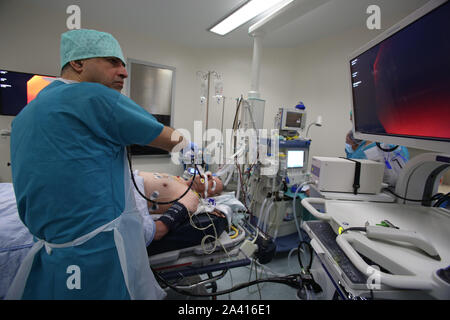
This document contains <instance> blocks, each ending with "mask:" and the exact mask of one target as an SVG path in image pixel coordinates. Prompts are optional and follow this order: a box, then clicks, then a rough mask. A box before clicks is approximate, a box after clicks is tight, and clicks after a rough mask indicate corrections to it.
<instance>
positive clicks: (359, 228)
mask: <svg viewBox="0 0 450 320" xmlns="http://www.w3.org/2000/svg"><path fill="white" fill-rule="evenodd" d="M366 230H367V229H366V228H365V227H351V228H347V229H344V230H343V231H342V232H341V233H340V234H343V233H345V232H347V231H364V232H366Z"/></svg>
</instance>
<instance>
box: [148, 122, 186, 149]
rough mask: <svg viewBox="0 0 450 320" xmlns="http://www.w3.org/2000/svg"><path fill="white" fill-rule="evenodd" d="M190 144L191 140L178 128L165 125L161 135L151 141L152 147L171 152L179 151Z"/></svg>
mask: <svg viewBox="0 0 450 320" xmlns="http://www.w3.org/2000/svg"><path fill="white" fill-rule="evenodd" d="M188 145H189V141H188V140H187V139H186V138H185V137H183V135H182V134H181V133H179V132H178V131H177V130H175V129H173V128H171V127H167V126H164V128H163V130H162V131H161V133H160V135H159V136H158V137H156V139H155V140H153V141H152V142H150V143H149V146H150V147H155V148H158V149H163V150H165V151H169V152H178V151H181V150H182V149H183V148H185V147H186V146H188Z"/></svg>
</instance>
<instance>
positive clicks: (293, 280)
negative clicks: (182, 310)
mask: <svg viewBox="0 0 450 320" xmlns="http://www.w3.org/2000/svg"><path fill="white" fill-rule="evenodd" d="M152 270H153V268H152ZM227 271H228V270H227ZM153 273H154V275H155V277H156V278H158V279H159V280H160V281H162V282H163V283H164V284H165V285H166V286H168V287H169V288H171V289H172V290H174V291H175V292H177V293H180V294H183V295H187V296H192V297H215V296H220V295H223V294H228V293H231V292H234V291H238V290H241V289H244V288H246V287H250V286H253V285H255V284H259V283H263V282H273V283H280V284H285V285H288V286H290V287H293V288H295V289H300V288H301V277H300V275H299V274H291V275H288V276H284V277H273V278H266V279H257V280H253V281H250V282H246V283H241V284H239V285H236V286H234V287H232V288H230V289H227V290H223V291H218V292H213V293H204V294H202V293H198V294H197V293H191V292H189V291H186V290H182V289H179V288H177V287H176V286H173V285H171V284H170V283H168V282H167V281H166V280H165V279H164V278H163V277H161V276H160V275H159V274H158V273H157V272H155V271H154V270H153Z"/></svg>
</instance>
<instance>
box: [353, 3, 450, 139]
mask: <svg viewBox="0 0 450 320" xmlns="http://www.w3.org/2000/svg"><path fill="white" fill-rule="evenodd" d="M448 31H450V2H444V3H443V4H441V5H440V6H438V7H436V8H433V10H431V11H429V12H427V13H426V14H424V15H423V16H421V17H420V18H419V19H416V20H415V21H413V22H412V23H409V24H408V25H406V26H404V27H403V28H402V29H400V30H399V31H398V30H396V31H395V33H393V34H392V35H390V36H388V37H387V38H385V39H383V40H382V41H380V42H378V43H376V44H375V45H373V46H372V47H369V48H368V49H367V50H365V51H364V52H362V53H360V54H359V55H357V56H353V57H352V58H351V59H350V70H351V81H352V95H353V117H354V129H355V132H360V133H364V134H373V135H378V136H395V137H405V138H414V139H416V140H417V139H426V140H436V141H445V142H450V125H449V124H450V58H449V57H450V37H449V32H448ZM375 141H377V140H375Z"/></svg>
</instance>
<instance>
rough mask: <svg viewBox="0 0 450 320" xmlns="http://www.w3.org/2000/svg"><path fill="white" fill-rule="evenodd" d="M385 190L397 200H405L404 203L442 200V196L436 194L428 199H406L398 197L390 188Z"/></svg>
mask: <svg viewBox="0 0 450 320" xmlns="http://www.w3.org/2000/svg"><path fill="white" fill-rule="evenodd" d="M385 190H386V191H388V192H389V193H392V194H393V195H394V196H396V197H397V198H399V199H402V200H405V201H411V202H423V201H425V202H428V201H435V200H440V199H441V198H442V196H443V194H442V193H437V194H435V195H434V196H432V197H431V198H430V199H408V198H404V197H402V196H399V195H398V194H396V193H395V192H394V191H392V190H391V189H390V188H386V189H385Z"/></svg>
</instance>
